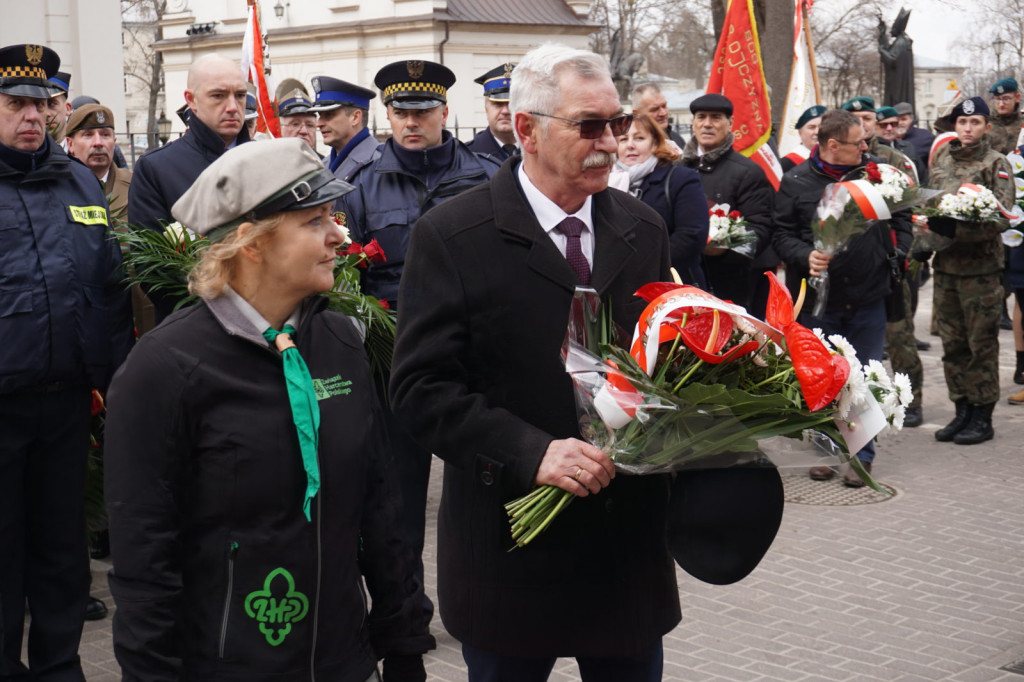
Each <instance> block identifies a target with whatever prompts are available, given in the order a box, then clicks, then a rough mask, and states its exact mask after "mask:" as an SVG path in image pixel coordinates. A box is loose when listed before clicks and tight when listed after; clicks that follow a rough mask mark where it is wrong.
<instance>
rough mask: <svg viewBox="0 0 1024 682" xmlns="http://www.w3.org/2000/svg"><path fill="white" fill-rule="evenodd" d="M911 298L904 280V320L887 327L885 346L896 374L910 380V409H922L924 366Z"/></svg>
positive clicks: (889, 324) (891, 323)
mask: <svg viewBox="0 0 1024 682" xmlns="http://www.w3.org/2000/svg"><path fill="white" fill-rule="evenodd" d="M911 303H912V302H911V297H910V284H909V283H908V282H907V280H906V278H904V280H903V319H902V320H900V321H899V322H888V323H886V325H885V346H886V349H887V350H888V351H889V362H890V363H891V364H892V370H893V371H894V372H903V373H904V374H906V375H907V377H908V378H909V379H910V385H911V386H912V387H913V389H914V399H913V401H911V403H910V407H921V387H922V386H923V385H924V365H922V364H921V356H920V355H918V354H917V339H915V338H914V313H913V311H912V305H911Z"/></svg>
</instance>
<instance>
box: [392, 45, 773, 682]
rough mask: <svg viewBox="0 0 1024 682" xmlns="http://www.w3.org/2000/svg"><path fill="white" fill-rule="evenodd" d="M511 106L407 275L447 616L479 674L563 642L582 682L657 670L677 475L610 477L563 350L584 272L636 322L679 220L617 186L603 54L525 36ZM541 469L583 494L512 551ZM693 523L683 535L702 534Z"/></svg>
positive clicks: (404, 309)
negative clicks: (509, 149) (495, 148)
mask: <svg viewBox="0 0 1024 682" xmlns="http://www.w3.org/2000/svg"><path fill="white" fill-rule="evenodd" d="M511 110H512V114H513V121H514V125H515V130H516V136H517V138H518V139H519V143H520V146H521V148H522V157H523V158H522V161H521V162H519V161H516V160H510V161H509V162H506V163H505V164H504V165H503V166H502V167H501V168H500V169H499V170H498V172H497V173H496V174H495V175H494V177H493V178H492V179H491V180H490V181H489V182H487V183H485V184H482V185H479V186H477V187H475V188H473V189H470V190H467V191H466V192H464V193H463V194H460V195H459V196H457V197H454V198H452V199H450V200H448V201H447V202H445V203H444V204H442V205H440V206H438V207H436V208H435V209H433V210H431V211H430V212H428V213H426V214H425V215H424V216H423V217H422V218H420V220H419V221H417V223H416V226H415V228H414V229H413V230H412V238H411V244H410V246H409V250H408V252H407V254H406V259H405V270H404V273H403V276H402V282H401V287H400V292H399V309H400V310H401V315H402V323H401V325H400V326H399V331H398V338H397V341H396V347H395V355H394V363H393V375H392V380H391V397H392V405H393V407H394V409H395V412H396V416H397V417H398V419H399V420H400V421H401V422H402V423H403V424H404V425H405V426H406V427H407V428H408V430H409V432H410V433H411V434H412V435H413V437H414V438H416V439H417V440H418V442H419V443H420V444H421V445H423V446H424V447H425V448H427V449H429V450H430V451H431V452H433V453H435V454H436V455H437V456H439V457H440V458H442V459H443V460H444V462H445V476H444V493H443V495H442V501H441V512H440V522H439V530H438V533H439V540H438V546H439V553H438V596H439V600H440V611H441V618H442V620H443V622H444V625H445V628H446V629H447V630H448V632H450V633H451V634H452V635H453V636H454V637H456V638H457V639H458V640H459V641H461V642H462V645H463V657H464V658H465V660H466V663H467V666H468V669H469V680H470V682H498V681H500V680H515V681H516V682H542V681H543V680H546V679H547V678H548V675H549V674H550V672H551V670H552V667H553V665H554V663H555V659H556V658H557V657H565V656H570V657H575V658H576V659H577V662H578V664H579V667H580V674H581V678H582V679H583V680H584V681H585V682H596V681H607V682H612V681H614V682H654V681H656V680H660V679H661V675H662V660H663V654H662V642H661V640H662V636H663V635H664V634H665V633H667V632H669V631H670V630H671V629H672V628H673V627H674V626H675V625H676V623H678V621H679V618H680V611H679V597H678V588H677V586H676V579H675V570H674V567H673V564H672V559H671V558H670V552H669V547H668V546H667V543H666V540H665V538H666V533H667V528H666V526H667V519H668V516H669V514H668V508H669V489H670V480H669V477H668V476H667V475H654V476H620V477H618V478H615V470H614V467H613V465H612V463H611V461H610V460H609V458H608V456H607V455H606V454H605V453H604V452H602V451H601V450H599V449H598V448H596V447H594V446H592V445H590V444H589V443H586V442H584V441H583V440H582V438H581V436H580V430H579V424H578V422H577V418H576V407H575V404H574V400H573V389H572V383H571V381H570V379H569V377H568V375H567V374H566V373H565V371H564V368H563V367H562V365H561V362H560V360H559V348H560V347H561V345H562V340H563V338H564V336H565V329H566V322H567V320H568V316H569V310H570V306H571V303H572V300H573V295H574V292H575V290H576V287H578V286H587V287H592V288H593V289H595V290H596V291H597V292H598V293H599V294H600V295H601V296H602V297H603V298H604V299H605V300H606V301H607V302H608V303H609V304H610V305H611V306H612V310H613V311H614V314H615V318H616V320H617V321H618V322H619V323H620V324H622V325H623V326H625V327H627V328H630V329H631V328H632V327H633V325H634V323H635V322H636V320H637V318H638V316H639V315H640V313H641V312H642V309H643V307H644V305H645V304H644V302H643V301H642V300H641V299H639V298H636V297H634V296H633V292H634V291H636V289H637V288H638V287H640V286H641V285H643V284H645V283H647V282H651V281H656V280H666V279H668V277H669V276H670V275H669V246H668V235H667V232H666V229H665V225H664V223H663V222H662V220H661V218H660V217H659V216H658V214H657V213H655V212H654V211H653V210H652V209H650V208H649V207H647V206H646V205H645V204H643V203H642V202H640V201H639V200H637V199H635V198H633V197H631V196H629V195H627V194H625V193H622V192H617V191H612V190H609V189H608V188H607V185H608V174H609V170H610V169H611V167H612V165H613V164H614V162H615V160H616V151H617V143H616V136H617V135H621V134H623V133H625V132H626V130H627V129H628V128H629V125H630V123H631V119H632V117H631V116H629V115H625V114H624V113H623V110H622V106H621V105H620V103H619V99H618V96H617V93H616V90H615V86H614V85H613V84H612V81H611V76H610V75H609V72H608V66H607V63H606V62H605V60H604V58H603V57H600V56H598V55H595V54H593V53H590V52H585V51H581V50H575V49H571V48H567V47H561V46H554V45H546V46H543V47H540V48H537V49H535V50H533V51H532V52H530V53H528V54H527V55H526V56H525V57H524V58H523V59H522V61H520V62H519V64H518V66H517V67H516V71H515V78H513V79H512V90H511ZM716 473H717V472H716ZM773 473H774V472H773ZM613 478H614V480H612V479H613ZM679 480H680V481H682V482H683V484H684V485H686V484H690V483H693V482H694V481H693V479H692V478H690V476H689V475H681V476H680V478H679ZM777 480H778V477H777V475H776V481H777ZM537 485H552V486H557V487H559V488H562V489H563V490H566V491H569V492H570V493H572V494H574V495H576V496H577V497H576V498H574V502H573V504H572V505H571V506H570V507H569V508H567V509H566V511H565V512H564V513H563V514H562V515H561V516H559V517H558V519H556V520H555V522H554V523H553V524H552V525H551V526H550V527H549V528H548V530H547V531H545V533H544V535H543V536H541V537H540V538H538V539H537V540H535V541H534V542H533V543H532V544H530V545H529V546H528V547H526V548H524V549H519V550H516V551H513V552H509V551H508V550H509V548H510V547H511V546H512V545H513V543H512V539H511V537H510V534H509V526H508V519H507V517H506V514H505V510H504V506H503V505H504V504H505V503H506V502H508V501H509V500H511V499H513V498H515V497H518V496H520V495H523V494H526V493H528V492H529V491H530V490H531V489H532V488H533V487H534V486H537ZM705 489H706V488H705ZM779 491H781V488H779ZM778 494H779V497H778V500H779V502H778V504H779V506H781V492H779V493H778ZM680 499H683V498H682V497H681V498H680ZM719 499H721V498H719ZM720 512H721V509H720V507H719V505H718V504H710V505H703V508H702V509H698V510H695V511H694V513H692V514H689V515H688V519H689V521H690V522H692V523H696V524H705V523H706V524H707V525H706V526H705V527H704V530H705V531H707V530H710V531H711V532H710V533H708V534H707V535H706V537H715V538H719V537H723V536H724V535H727V534H728V533H727V532H725V530H724V529H723V528H720V527H718V526H717V518H718V517H716V516H714V515H715V514H719V513H720ZM683 535H685V536H686V540H684V541H683V542H684V543H688V544H689V546H690V547H691V548H692V547H693V545H695V544H697V545H700V544H701V542H702V541H701V540H700V539H697V538H696V536H695V535H696V534H695V533H689V534H687V533H686V532H685V531H684V532H683ZM744 547H746V545H744ZM699 551H702V552H706V553H704V554H702V556H703V557H710V556H714V557H715V560H717V559H719V558H720V556H721V555H720V554H718V553H716V552H715V549H714V548H711V547H707V546H703V545H702V546H701V547H700V548H699ZM741 553H742V551H741ZM754 563H756V561H755V562H754ZM719 565H720V566H724V563H723V564H719ZM691 568H692V566H691ZM688 570H689V569H688ZM695 570H696V572H697V573H700V574H701V576H702V577H703V578H704V579H709V580H713V581H716V582H728V581H729V580H730V579H737V578H735V577H734V576H733V575H729V576H727V577H726V576H724V575H722V574H718V573H717V567H716V570H713V571H710V572H702V571H701V570H699V569H695Z"/></svg>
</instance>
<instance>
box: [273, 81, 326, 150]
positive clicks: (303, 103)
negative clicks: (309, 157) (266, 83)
mask: <svg viewBox="0 0 1024 682" xmlns="http://www.w3.org/2000/svg"><path fill="white" fill-rule="evenodd" d="M276 94H277V115H278V117H280V119H281V137H298V138H300V139H302V140H304V141H305V142H306V144H308V145H309V146H310V147H311V148H312V149H313V151H316V112H314V111H310V109H312V108H313V102H311V101H310V99H309V93H308V92H306V88H305V87H304V86H303V85H302V83H301V82H299V81H297V80H295V79H294V78H285V79H284V80H283V81H281V84H280V85H278V86H277V93H276Z"/></svg>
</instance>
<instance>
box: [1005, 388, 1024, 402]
mask: <svg viewBox="0 0 1024 682" xmlns="http://www.w3.org/2000/svg"><path fill="white" fill-rule="evenodd" d="M1006 402H1008V403H1010V404H1011V405H1024V390H1021V391H1018V392H1017V393H1014V394H1013V395H1011V396H1010V397H1009V398H1007V399H1006Z"/></svg>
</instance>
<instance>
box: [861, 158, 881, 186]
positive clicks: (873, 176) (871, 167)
mask: <svg viewBox="0 0 1024 682" xmlns="http://www.w3.org/2000/svg"><path fill="white" fill-rule="evenodd" d="M864 173H865V174H866V175H867V177H868V180H870V181H871V182H881V181H882V171H880V170H878V164H877V163H875V162H874V161H871V162H869V163H868V165H866V166H864Z"/></svg>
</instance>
